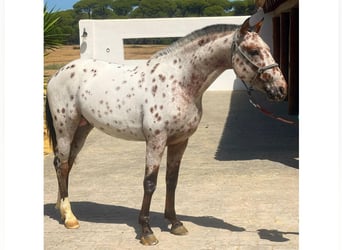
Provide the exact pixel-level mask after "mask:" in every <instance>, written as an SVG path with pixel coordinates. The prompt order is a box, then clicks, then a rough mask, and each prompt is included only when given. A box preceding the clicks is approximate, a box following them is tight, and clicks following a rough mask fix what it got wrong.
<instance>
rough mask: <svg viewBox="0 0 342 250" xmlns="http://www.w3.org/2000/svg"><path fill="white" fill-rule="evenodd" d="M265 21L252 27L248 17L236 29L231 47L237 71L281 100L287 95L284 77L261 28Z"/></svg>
mask: <svg viewBox="0 0 342 250" xmlns="http://www.w3.org/2000/svg"><path fill="white" fill-rule="evenodd" d="M261 25H262V21H260V22H258V23H257V24H256V25H254V26H253V27H252V29H253V30H254V31H252V30H251V27H250V24H249V18H248V19H247V20H246V21H245V22H244V23H243V24H242V26H241V28H240V29H239V30H237V31H236V33H235V35H234V40H233V47H232V63H233V69H234V71H235V74H236V75H237V76H238V77H239V78H240V79H241V80H243V81H245V82H248V83H249V84H250V85H251V87H253V88H255V89H258V90H260V91H262V92H265V93H266V94H267V97H268V99H270V100H274V101H282V100H284V98H285V97H286V93H287V84H286V81H285V78H284V76H283V74H282V72H281V70H280V68H279V67H278V64H277V63H276V62H275V61H274V58H273V56H272V55H271V52H270V48H269V46H268V45H267V44H266V43H265V42H264V41H263V40H262V39H261V37H260V36H259V35H258V32H259V30H260V28H261Z"/></svg>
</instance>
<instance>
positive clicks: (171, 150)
mask: <svg viewBox="0 0 342 250" xmlns="http://www.w3.org/2000/svg"><path fill="white" fill-rule="evenodd" d="M187 144H188V140H186V141H183V142H181V143H178V144H175V145H169V146H168V148H167V169H166V202H165V213H164V215H165V218H166V219H168V220H169V221H170V222H171V224H172V227H171V233H173V234H176V235H185V234H187V233H188V230H187V229H186V228H185V227H184V226H183V223H182V222H181V221H180V220H178V219H177V217H176V211H175V191H176V187H177V181H178V173H179V166H180V163H181V160H182V157H183V154H184V151H185V149H186V146H187Z"/></svg>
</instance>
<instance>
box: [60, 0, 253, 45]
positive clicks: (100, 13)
mask: <svg viewBox="0 0 342 250" xmlns="http://www.w3.org/2000/svg"><path fill="white" fill-rule="evenodd" d="M56 13H58V14H59V16H60V18H59V20H58V27H57V28H55V29H56V31H57V33H58V34H70V35H69V36H68V37H67V40H66V41H65V43H66V44H78V43H79V30H78V22H79V20H80V19H116V18H157V17H159V18H160V17H194V16H199V17H200V16H233V15H251V14H253V13H255V4H254V1H253V0H235V1H232V0H79V1H78V2H76V3H75V4H74V6H73V9H72V10H66V11H60V12H56Z"/></svg>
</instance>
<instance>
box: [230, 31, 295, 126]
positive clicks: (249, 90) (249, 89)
mask: <svg viewBox="0 0 342 250" xmlns="http://www.w3.org/2000/svg"><path fill="white" fill-rule="evenodd" d="M237 39H238V38H237V34H235V36H234V38H233V44H232V51H233V52H234V51H235V50H237V51H238V52H239V53H240V54H241V55H242V56H243V57H244V58H245V59H247V61H248V62H249V63H250V64H251V65H253V66H254V67H255V68H256V69H257V73H256V75H255V76H254V77H253V79H252V80H251V83H253V82H254V81H255V79H256V78H257V77H258V76H259V75H260V74H262V73H264V72H265V71H266V70H268V69H272V68H274V67H278V66H279V65H278V64H277V63H272V64H269V65H266V66H264V67H259V66H258V65H256V64H255V63H254V62H253V61H252V60H251V59H250V58H249V56H248V55H247V54H246V53H245V52H244V51H243V50H242V49H241V48H240V46H239V45H238V43H237ZM232 56H233V53H232ZM240 80H241V81H242V82H243V84H244V85H245V87H246V89H247V93H248V98H249V102H250V104H252V106H253V107H255V108H256V109H258V110H259V111H261V112H262V113H263V114H265V115H267V116H269V117H272V118H273V119H276V120H278V121H281V122H284V123H287V124H291V125H297V123H296V122H294V121H291V120H287V119H285V118H283V117H280V116H277V115H275V114H273V113H272V112H270V111H268V110H267V109H264V108H263V107H262V106H260V105H259V104H258V103H256V102H255V101H254V99H253V97H252V91H253V90H254V89H253V87H248V85H247V84H246V82H245V81H243V80H242V79H240Z"/></svg>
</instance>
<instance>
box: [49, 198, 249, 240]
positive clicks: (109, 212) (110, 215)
mask: <svg viewBox="0 0 342 250" xmlns="http://www.w3.org/2000/svg"><path fill="white" fill-rule="evenodd" d="M71 206H72V208H73V212H74V213H75V214H76V215H77V218H78V219H79V220H80V221H88V222H93V223H114V224H127V225H128V226H130V227H133V228H134V230H135V232H136V234H137V238H138V237H139V235H140V225H139V224H138V215H139V212H140V210H138V209H135V208H129V207H123V206H116V205H107V204H99V203H94V202H71ZM44 215H45V216H49V217H50V218H52V219H54V220H56V221H59V223H60V224H62V221H61V219H60V215H59V212H58V211H57V210H56V209H55V204H45V205H44ZM150 218H151V226H152V227H159V228H160V229H161V231H170V230H169V228H168V222H167V221H166V220H165V219H164V214H162V213H158V212H152V211H151V212H150ZM178 218H179V219H180V220H181V221H189V222H192V223H194V224H196V225H199V226H203V227H213V228H219V229H227V230H229V231H232V232H243V231H245V229H244V228H242V227H238V226H234V225H232V224H229V223H227V222H225V221H223V220H221V219H218V218H215V217H211V216H189V215H178Z"/></svg>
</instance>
